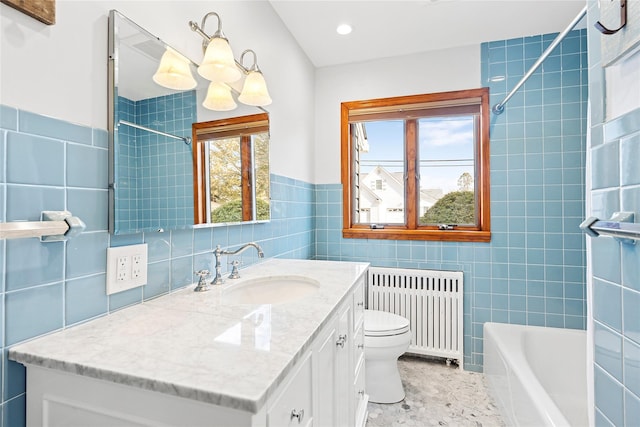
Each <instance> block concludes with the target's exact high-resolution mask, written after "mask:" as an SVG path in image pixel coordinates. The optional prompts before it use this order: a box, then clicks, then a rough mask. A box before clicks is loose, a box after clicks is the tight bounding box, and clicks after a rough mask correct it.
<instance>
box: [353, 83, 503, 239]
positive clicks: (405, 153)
mask: <svg viewBox="0 0 640 427" xmlns="http://www.w3.org/2000/svg"><path fill="white" fill-rule="evenodd" d="M434 96H435V99H432V98H431V95H418V96H415V97H401V98H387V99H382V100H369V101H360V102H359V101H355V102H352V103H343V126H345V127H346V128H345V129H343V151H342V152H343V168H346V169H348V174H346V173H344V169H343V184H344V185H345V188H348V189H349V191H348V193H350V195H349V198H348V199H347V198H346V197H345V205H348V210H347V209H345V225H347V224H350V226H346V227H345V231H344V232H343V234H345V237H360V236H362V237H367V238H372V237H374V236H380V237H381V238H389V237H386V236H387V235H389V236H390V235H391V234H389V233H393V235H394V238H402V237H397V236H399V235H401V234H402V231H405V230H415V231H416V232H420V231H425V232H431V234H430V235H429V236H430V237H427V238H431V237H433V236H434V234H433V231H436V230H437V231H442V232H445V233H446V232H449V231H455V230H457V231H467V232H470V231H476V232H478V231H480V232H485V233H484V235H483V236H482V237H479V238H478V237H477V236H476V238H469V236H468V235H467V236H465V237H464V238H463V240H480V241H482V240H488V238H489V236H490V234H489V233H488V231H489V215H488V212H489V211H488V209H489V198H488V179H489V173H488V167H489V164H488V120H487V117H488V92H487V91H486V90H483V89H478V90H472V91H461V92H448V93H443V94H435V95H434ZM448 97H450V98H448ZM360 103H362V104H360ZM345 110H346V112H347V117H348V119H347V120H348V123H345ZM345 136H346V137H347V138H348V140H347V141H346V142H345V141H344V139H345ZM345 143H346V144H348V145H347V146H346V147H345V146H344V144H345ZM345 154H348V163H347V164H346V165H345V158H344V157H345ZM347 179H348V182H345V180H347ZM387 230H390V231H387ZM426 235H428V233H422V237H419V236H420V233H415V232H414V233H412V234H411V237H409V238H411V239H414V238H425V237H424V236H426ZM436 239H437V237H436ZM442 240H449V238H448V237H447V238H442ZM451 240H454V239H451Z"/></svg>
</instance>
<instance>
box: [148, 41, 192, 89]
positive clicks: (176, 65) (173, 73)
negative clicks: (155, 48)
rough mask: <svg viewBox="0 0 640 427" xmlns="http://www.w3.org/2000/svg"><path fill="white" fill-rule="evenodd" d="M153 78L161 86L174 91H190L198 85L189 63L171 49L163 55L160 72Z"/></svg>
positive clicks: (159, 67)
mask: <svg viewBox="0 0 640 427" xmlns="http://www.w3.org/2000/svg"><path fill="white" fill-rule="evenodd" d="M152 78H153V81H154V82H156V83H157V84H159V85H160V86H163V87H166V88H169V89H174V90H189V89H193V88H194V87H196V85H197V82H196V79H194V78H193V75H192V74H191V68H190V67H189V61H188V60H187V59H186V58H185V57H184V56H182V55H180V54H179V53H178V52H176V51H175V50H173V49H171V48H167V50H166V51H165V52H164V53H163V54H162V58H161V59H160V65H159V66H158V70H157V71H156V73H155V74H154V75H153V77H152Z"/></svg>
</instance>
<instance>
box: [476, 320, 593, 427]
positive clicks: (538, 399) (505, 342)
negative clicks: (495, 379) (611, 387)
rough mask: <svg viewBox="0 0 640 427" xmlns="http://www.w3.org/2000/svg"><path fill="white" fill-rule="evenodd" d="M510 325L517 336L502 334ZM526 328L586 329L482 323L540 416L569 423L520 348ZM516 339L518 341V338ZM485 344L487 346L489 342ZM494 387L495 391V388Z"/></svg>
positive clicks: (554, 422) (555, 423) (550, 421)
mask: <svg viewBox="0 0 640 427" xmlns="http://www.w3.org/2000/svg"><path fill="white" fill-rule="evenodd" d="M509 329H511V330H517V331H518V335H517V338H513V337H512V338H511V339H510V338H509V337H505V336H503V335H501V334H500V332H504V331H505V330H509ZM527 330H537V331H539V330H547V331H548V330H555V331H556V332H557V331H562V332H566V333H572V334H575V333H580V334H584V335H585V338H586V331H583V330H580V329H568V328H553V327H549V326H532V325H518V324H508V323H497V322H485V323H484V325H483V341H484V340H486V339H487V337H488V336H489V337H491V339H492V340H493V341H494V342H495V343H496V347H497V351H498V352H499V354H500V356H501V357H502V359H503V360H504V361H505V362H506V363H507V364H508V365H509V369H510V371H509V372H510V373H511V374H512V375H514V376H515V377H516V378H517V379H518V381H519V382H520V384H521V386H522V387H523V388H524V389H525V391H526V393H527V394H528V395H529V396H530V398H531V400H532V401H533V406H534V407H535V409H536V412H538V414H539V415H540V417H541V418H542V419H543V420H544V421H545V422H546V423H547V425H550V426H570V425H571V423H570V422H569V420H568V419H567V417H566V416H565V414H564V413H562V411H561V410H560V408H559V407H558V405H557V404H556V402H555V401H554V400H553V398H552V397H551V396H550V395H549V393H548V392H547V390H546V389H545V388H544V386H543V385H542V384H541V383H540V381H539V379H538V377H537V376H536V375H535V373H534V372H533V370H532V368H531V365H530V364H529V361H528V360H527V358H526V355H525V354H524V353H523V352H522V351H521V348H522V347H523V339H524V332H525V331H527ZM516 339H517V341H515V340H516ZM514 341H515V342H514ZM484 344H485V346H486V343H484ZM516 345H517V346H519V347H520V349H518V348H516V350H518V351H511V352H507V353H505V352H504V351H503V349H504V348H507V349H509V348H511V349H513V346H516ZM585 345H586V344H585ZM585 351H586V348H585ZM514 365H515V366H522V370H514V369H513V366H514ZM585 375H586V367H585ZM491 391H492V392H493V390H491ZM494 398H495V396H494ZM509 410H510V412H511V414H509V415H510V416H514V408H513V405H511V408H509Z"/></svg>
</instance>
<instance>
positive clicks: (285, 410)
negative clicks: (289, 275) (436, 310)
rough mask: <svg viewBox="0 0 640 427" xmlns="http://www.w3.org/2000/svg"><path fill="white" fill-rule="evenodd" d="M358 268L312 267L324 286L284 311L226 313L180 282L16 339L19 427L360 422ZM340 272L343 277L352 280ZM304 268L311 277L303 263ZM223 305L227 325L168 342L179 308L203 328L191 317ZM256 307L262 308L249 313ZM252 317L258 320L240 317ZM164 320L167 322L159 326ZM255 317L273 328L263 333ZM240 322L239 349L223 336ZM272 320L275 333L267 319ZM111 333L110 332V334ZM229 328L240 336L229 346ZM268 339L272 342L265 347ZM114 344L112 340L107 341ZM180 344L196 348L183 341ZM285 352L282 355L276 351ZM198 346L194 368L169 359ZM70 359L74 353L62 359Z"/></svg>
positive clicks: (187, 326)
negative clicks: (112, 310)
mask: <svg viewBox="0 0 640 427" xmlns="http://www.w3.org/2000/svg"><path fill="white" fill-rule="evenodd" d="M300 263H302V262H300ZM307 263H311V261H307ZM327 263H329V262H327ZM272 264H273V265H274V269H276V267H277V270H280V269H281V268H282V267H281V265H283V264H282V263H281V261H273V262H272ZM291 264H295V263H292V262H291V260H288V261H287V263H286V264H285V265H286V266H287V267H289V268H290V267H291ZM349 264H350V265H349ZM270 265H271V264H270ZM305 265H306V264H305ZM314 265H315V264H314ZM325 265H328V266H330V267H332V268H333V269H334V270H336V271H334V274H333V275H331V277H330V278H326V276H327V273H326V266H325ZM343 265H344V267H343ZM340 268H344V269H345V272H342V271H341V270H339V269H340ZM366 268H367V265H366V264H363V263H335V264H321V267H318V268H317V271H316V270H313V272H314V273H313V274H316V276H315V277H317V278H318V281H319V282H320V283H322V279H323V278H324V280H326V283H328V284H329V285H332V284H333V283H335V287H334V289H333V290H331V289H329V290H324V289H322V285H321V287H320V290H319V291H318V296H319V297H318V299H317V300H315V301H314V299H313V298H309V299H306V300H305V304H307V306H303V305H302V302H301V303H300V304H292V305H290V306H289V307H286V305H285V304H282V305H280V306H273V307H271V309H270V311H269V310H267V309H266V308H264V306H260V309H259V310H258V309H257V308H255V307H253V308H250V309H246V311H245V312H243V313H242V314H241V315H240V314H239V315H237V316H236V315H235V314H233V308H229V307H224V308H223V306H222V305H221V306H219V307H214V308H212V306H211V305H210V304H211V303H212V301H213V302H215V301H217V300H216V299H215V298H217V297H216V296H215V295H212V294H208V295H194V292H192V291H191V290H185V292H184V293H182V294H178V295H169V296H167V299H166V300H165V301H162V299H157V300H154V301H153V302H150V303H146V304H142V305H139V306H134V307H131V309H125V310H123V311H122V312H121V313H116V314H114V315H112V316H107V317H105V318H102V319H97V321H94V322H95V323H93V324H92V322H89V323H87V324H85V325H81V327H80V328H78V329H77V330H75V331H74V330H73V328H71V329H68V330H66V331H62V332H60V333H56V334H52V335H49V336H46V337H42V338H39V339H37V340H34V341H32V342H29V343H25V344H21V345H19V346H16V347H14V348H12V350H11V353H10V357H11V358H12V359H13V360H17V361H19V362H20V363H23V364H24V365H25V366H26V367H27V426H29V427H33V426H42V425H47V426H51V427H55V426H87V427H92V426H112V425H118V426H123V427H124V426H185V425H189V426H214V427H215V426H224V427H227V426H246V427H282V426H296V427H300V426H304V427H325V426H326V427H364V425H365V422H366V407H367V399H368V397H367V395H366V393H365V392H364V348H363V343H364V336H363V313H364V281H365V280H366ZM348 273H349V274H352V275H353V276H352V278H351V279H348ZM305 274H310V273H309V271H308V270H305ZM247 276H248V274H247ZM345 276H346V277H347V278H345ZM341 283H343V284H342V285H340V284H341ZM340 286H343V287H342V289H341V288H340ZM330 290H331V291H332V292H331V293H329V291H330ZM320 292H326V293H325V294H320ZM205 294H207V293H205ZM333 295H335V299H334V302H333V305H331V306H327V307H331V308H330V310H327V311H325V314H324V315H323V316H322V317H316V318H313V321H314V322H315V323H314V324H312V325H304V324H303V325H301V324H300V322H302V321H303V320H302V319H305V316H307V319H306V321H307V322H308V321H309V316H310V315H309V313H310V312H311V313H312V312H313V310H314V309H316V310H317V309H318V306H319V305H321V304H323V303H325V302H324V300H327V299H328V300H329V301H331V298H333ZM327 296H329V297H330V298H327ZM196 298H200V299H201V302H203V303H206V304H207V305H205V306H204V307H206V308H205V309H203V308H197V309H196V310H194V311H189V312H188V313H189V314H187V311H185V310H186V308H187V307H188V309H189V310H191V309H192V307H193V306H194V299H196ZM145 305H146V307H145ZM224 310H227V312H225V313H222V314H221V315H220V319H221V321H224V322H225V323H224V324H223V325H221V326H220V327H219V329H217V330H216V331H217V334H213V333H212V334H203V335H202V336H200V335H198V336H197V337H198V339H197V340H196V339H194V338H193V337H188V338H185V340H184V341H183V343H181V344H180V347H179V348H178V349H176V344H175V343H174V342H175V340H178V339H180V337H182V336H183V335H184V334H185V333H189V331H191V330H192V329H193V328H192V324H191V323H184V324H180V323H178V322H180V321H181V320H184V319H185V316H186V317H189V319H190V320H194V319H195V320H196V321H195V323H196V324H202V322H197V320H199V319H200V316H207V317H204V318H202V319H210V318H211V317H210V316H211V314H210V313H211V312H216V311H224ZM295 310H298V311H295ZM257 311H259V312H260V316H258V317H255V313H256V312H257ZM194 313H195V314H194ZM247 313H248V314H247ZM326 313H330V314H329V315H328V316H329V317H327V314H326ZM192 316H195V317H192ZM233 316H236V317H233ZM311 316H313V314H312V315H311ZM232 317H233V318H232ZM258 318H259V319H260V321H259V322H257V323H256V322H254V321H253V320H251V322H249V321H248V320H247V319H258ZM163 322H166V325H171V326H169V327H168V329H167V326H166V325H165V324H164V323H163ZM260 322H262V323H260ZM265 322H269V323H268V326H269V327H270V328H271V329H266V328H263V329H261V325H263V324H265ZM296 322H298V323H296ZM248 323H251V324H252V325H253V328H252V329H251V332H252V333H253V334H254V335H252V337H251V339H250V340H249V341H248V343H249V344H247V345H245V341H244V339H245V338H246V337H245V336H244V335H246V334H244V333H238V334H237V335H233V334H232V332H233V333H234V334H235V331H238V332H239V331H240V329H239V328H240V327H241V326H243V325H246V324H248ZM258 323H260V324H258ZM133 324H141V328H140V331H138V330H137V329H135V328H132V326H131V325H133ZM280 324H282V325H283V326H282V332H280V331H278V330H276V329H275V328H276V326H274V325H280ZM176 325H178V326H176ZM314 325H315V326H314ZM278 327H279V326H278ZM172 328H173V329H172ZM300 328H306V329H305V330H306V331H307V332H306V334H305V335H301V336H298V337H296V338H297V339H296V340H295V341H296V342H299V343H300V344H299V345H298V344H295V345H289V344H288V341H287V339H291V333H293V332H294V331H296V330H299V329H300ZM318 328H320V329H319V330H318ZM167 331H169V332H171V333H172V334H173V335H171V337H170V338H171V339H170V340H169V339H167V340H166V341H167V343H168V344H167V345H168V347H167V350H166V352H164V353H161V354H158V357H157V358H156V360H155V363H156V367H155V369H150V370H146V369H149V368H150V367H149V366H148V363H145V361H151V360H153V357H150V356H149V351H150V350H149V351H148V350H146V349H145V345H146V343H145V340H146V339H148V337H149V334H150V333H151V334H156V335H157V337H164V336H165V335H166V334H167ZM265 331H266V332H265ZM126 333H128V334H130V335H135V334H138V333H139V334H140V335H139V336H137V338H138V341H136V343H131V344H128V342H129V341H127V344H124V341H123V338H122V335H123V334H126ZM243 334H244V335H243ZM265 334H267V335H265ZM113 335H117V337H116V338H113V342H110V341H109V340H112V338H111V337H112V336H113ZM156 335H154V337H155V336H156ZM233 336H237V337H238V338H239V339H242V340H243V341H242V342H240V343H239V344H235V345H234V344H232V342H233V340H232V337H233ZM266 336H270V338H271V340H270V341H268V342H269V343H270V344H269V345H270V346H271V347H270V349H267V350H265V349H264V345H265V344H264V343H265V341H264V340H263V339H264V338H265V337H266ZM305 337H306V338H305ZM127 339H129V338H128V337H127ZM155 339H159V338H155ZM205 340H208V341H209V342H210V343H211V344H208V345H210V346H213V347H215V348H213V349H211V348H208V347H207V348H202V347H201V345H202V344H199V343H202V342H204V341H205ZM105 342H109V343H110V344H111V346H110V347H108V346H106V345H104V343H105ZM121 342H122V343H123V345H122V347H120V348H113V346H117V345H118V344H119V343H121ZM215 342H220V344H214V343H215ZM190 343H193V345H194V347H188V345H189V344H190ZM80 344H82V345H80ZM136 344H138V345H136ZM83 345H84V347H83ZM94 345H95V346H96V347H94ZM65 346H66V347H67V348H65ZM288 348H291V350H287V351H289V353H287V352H286V351H285V350H286V349H288ZM139 349H142V351H143V352H142V353H138V358H137V359H136V357H135V354H134V353H135V352H136V351H139ZM296 349H297V350H296ZM300 349H303V350H302V352H301V351H300ZM199 351H200V352H204V353H203V354H206V355H207V357H206V358H204V356H198V355H197V354H196V357H197V358H196V359H193V360H198V361H206V363H205V364H204V365H203V364H201V365H200V366H194V365H193V364H192V361H191V360H190V361H189V363H191V364H189V363H186V362H185V363H182V360H181V359H179V358H175V359H172V358H171V357H172V355H173V354H174V353H175V354H177V355H190V354H193V353H197V352H199ZM129 352H131V353H129ZM172 352H173V353H172ZM73 357H81V358H82V360H81V361H72V362H70V361H69V360H70V359H72V358H73ZM287 357H288V359H287ZM267 359H272V360H267ZM274 360H275V362H274ZM280 360H283V361H285V362H280ZM287 360H288V362H286V361H287ZM98 362H99V363H98ZM274 363H277V364H274ZM96 366H99V369H98V368H96ZM203 367H204V368H203ZM161 368H162V369H161ZM167 368H169V369H168V370H167ZM172 368H173V369H172ZM191 368H193V370H192V371H191V370H190V369H191ZM209 378H211V380H209ZM207 381H211V382H207ZM251 384H257V385H256V386H255V387H254V386H252V385H251ZM238 390H239V391H238Z"/></svg>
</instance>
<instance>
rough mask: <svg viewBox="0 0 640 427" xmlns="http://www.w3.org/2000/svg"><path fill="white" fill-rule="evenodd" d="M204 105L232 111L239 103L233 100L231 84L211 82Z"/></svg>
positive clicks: (211, 108)
mask: <svg viewBox="0 0 640 427" xmlns="http://www.w3.org/2000/svg"><path fill="white" fill-rule="evenodd" d="M202 106H203V107H204V108H208V109H209V110H214V111H231V110H233V109H235V108H236V107H237V106H238V104H236V102H235V101H234V100H233V96H231V89H230V88H229V86H227V85H226V84H224V83H221V82H211V83H209V89H207V97H206V98H205V99H204V102H203V103H202Z"/></svg>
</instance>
